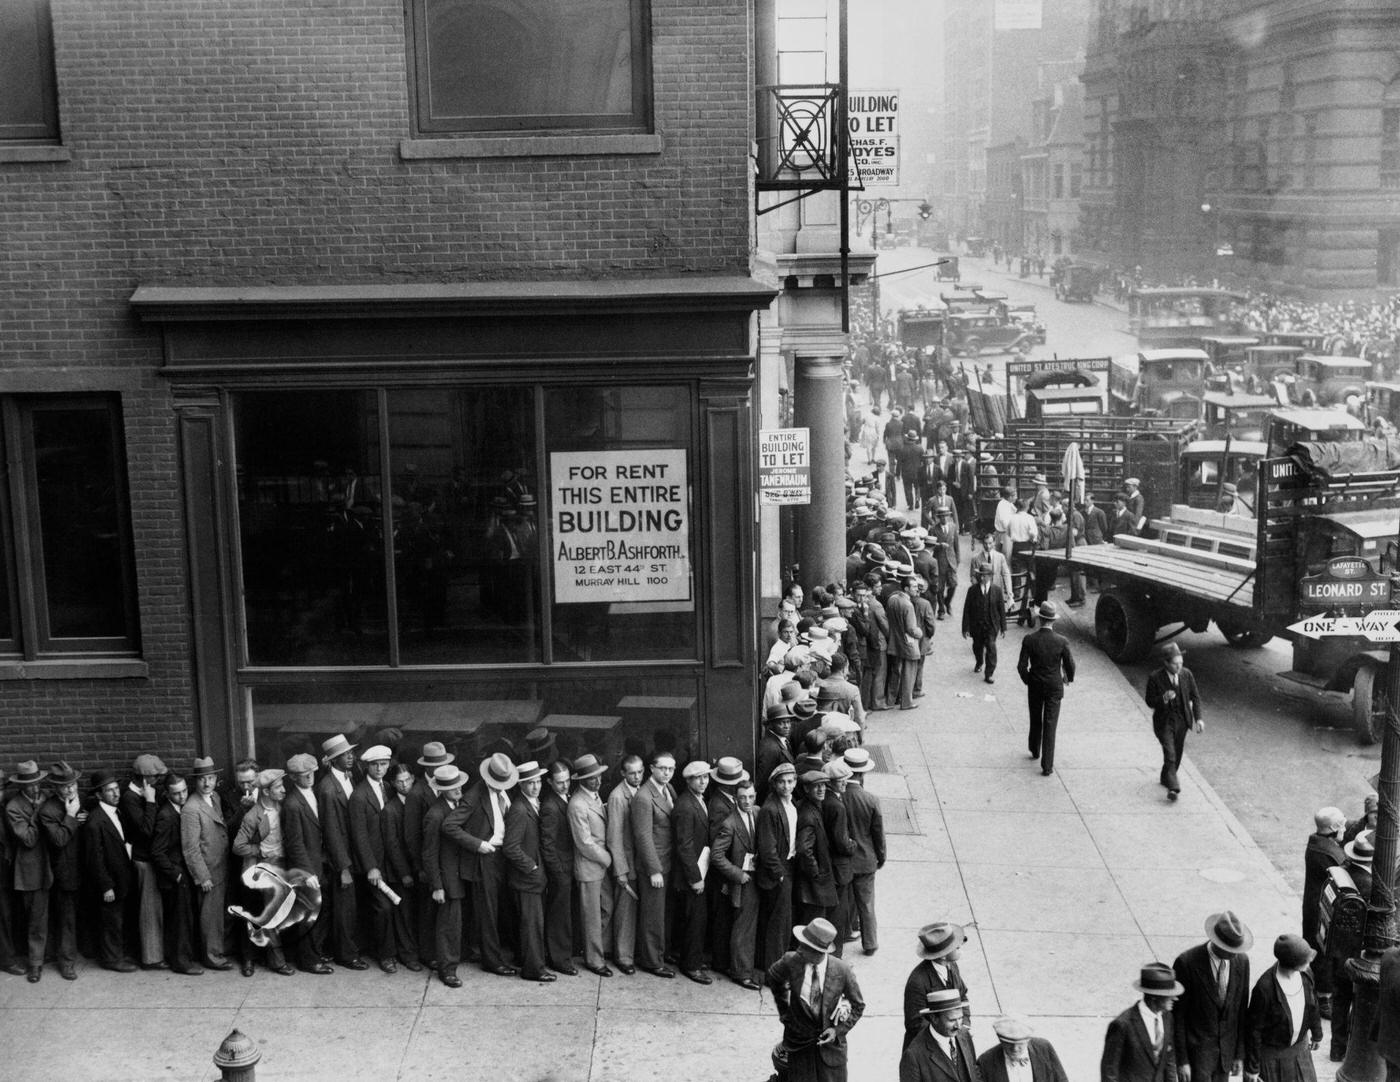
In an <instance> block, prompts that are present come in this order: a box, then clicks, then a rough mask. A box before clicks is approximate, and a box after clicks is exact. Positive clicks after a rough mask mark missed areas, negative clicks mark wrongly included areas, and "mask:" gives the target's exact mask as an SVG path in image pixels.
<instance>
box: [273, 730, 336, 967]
mask: <svg viewBox="0 0 1400 1082" xmlns="http://www.w3.org/2000/svg"><path fill="white" fill-rule="evenodd" d="M287 777H288V778H290V779H291V782H292V783H291V785H289V786H288V787H287V795H286V797H285V798H284V799H283V801H282V809H281V811H282V851H283V855H284V857H285V859H286V861H287V867H289V868H300V869H301V870H302V871H304V872H306V873H307V874H308V875H312V876H315V877H316V880H317V882H318V883H319V884H320V886H321V890H322V897H323V898H324V896H325V891H327V890H328V889H330V888H329V886H328V884H329V883H331V882H332V881H333V877H334V876H335V874H336V873H335V871H334V869H333V868H331V866H330V864H329V862H328V861H327V859H326V853H325V848H324V846H323V845H322V840H321V820H320V813H319V801H318V799H317V796H316V790H315V784H316V760H315V759H314V758H313V757H312V756H310V755H307V754H305V753H301V754H298V755H293V756H292V757H291V758H290V759H288V760H287ZM330 929H331V907H329V906H326V905H322V906H321V911H320V913H318V914H317V916H316V921H315V923H313V924H312V925H311V927H310V928H302V929H298V933H299V934H297V935H296V936H295V937H288V943H287V948H288V951H289V952H290V954H291V955H292V957H293V958H295V959H296V966H297V968H298V969H300V970H301V971H302V972H303V973H316V974H319V975H321V976H325V975H326V974H328V973H331V972H333V970H332V969H331V966H330V963H329V962H328V961H326V959H327V957H328V955H327V954H326V942H327V939H328V938H329V935H330Z"/></svg>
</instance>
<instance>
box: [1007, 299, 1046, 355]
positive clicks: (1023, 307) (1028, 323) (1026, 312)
mask: <svg viewBox="0 0 1400 1082" xmlns="http://www.w3.org/2000/svg"><path fill="white" fill-rule="evenodd" d="M995 310H996V313H997V315H999V316H1000V317H1001V318H1002V321H1003V322H1006V323H1019V324H1020V325H1021V326H1022V327H1024V328H1026V330H1028V331H1030V333H1031V337H1032V338H1034V339H1035V342H1036V344H1037V345H1041V346H1043V345H1045V323H1044V321H1043V320H1041V318H1040V317H1039V316H1038V315H1037V314H1036V310H1035V305H1033V304H1030V303H1027V302H1025V301H1010V300H1002V301H998V302H997V303H996V305H995Z"/></svg>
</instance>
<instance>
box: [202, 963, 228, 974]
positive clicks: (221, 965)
mask: <svg viewBox="0 0 1400 1082" xmlns="http://www.w3.org/2000/svg"><path fill="white" fill-rule="evenodd" d="M204 968H205V969H214V970H217V971H219V972H220V973H222V972H224V971H225V970H228V969H232V968H233V963H232V962H205V963H204Z"/></svg>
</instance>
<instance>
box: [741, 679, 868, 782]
mask: <svg viewBox="0 0 1400 1082" xmlns="http://www.w3.org/2000/svg"><path fill="white" fill-rule="evenodd" d="M878 664H879V665H881V666H883V665H884V664H885V659H884V655H883V654H882V655H881V656H880V659H879V661H878ZM763 724H764V733H763V735H762V736H761V737H759V740H758V751H757V753H756V754H755V757H754V762H755V766H754V769H755V770H756V771H757V777H756V778H755V779H754V781H755V784H756V785H757V787H758V794H759V803H760V805H761V804H762V803H763V802H764V801H765V800H767V799H768V779H769V778H770V777H772V774H773V771H774V770H775V769H776V768H777V766H778V764H780V763H789V764H790V763H791V762H792V761H793V752H792V745H791V744H790V743H789V737H790V736H791V734H792V707H791V706H790V705H789V704H787V703H775V704H774V705H773V706H770V707H769V708H768V709H767V710H766V711H765V712H764V719H763Z"/></svg>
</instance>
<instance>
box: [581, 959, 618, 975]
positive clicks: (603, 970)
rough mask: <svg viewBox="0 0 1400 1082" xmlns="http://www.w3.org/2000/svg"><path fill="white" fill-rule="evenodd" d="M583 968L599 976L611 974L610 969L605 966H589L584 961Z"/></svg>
mask: <svg viewBox="0 0 1400 1082" xmlns="http://www.w3.org/2000/svg"><path fill="white" fill-rule="evenodd" d="M583 968H584V969H586V970H588V972H590V973H596V974H597V975H598V976H600V977H611V976H612V975H613V974H612V970H611V969H609V968H608V967H607V966H591V965H589V964H588V963H587V962H584V963H583Z"/></svg>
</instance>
